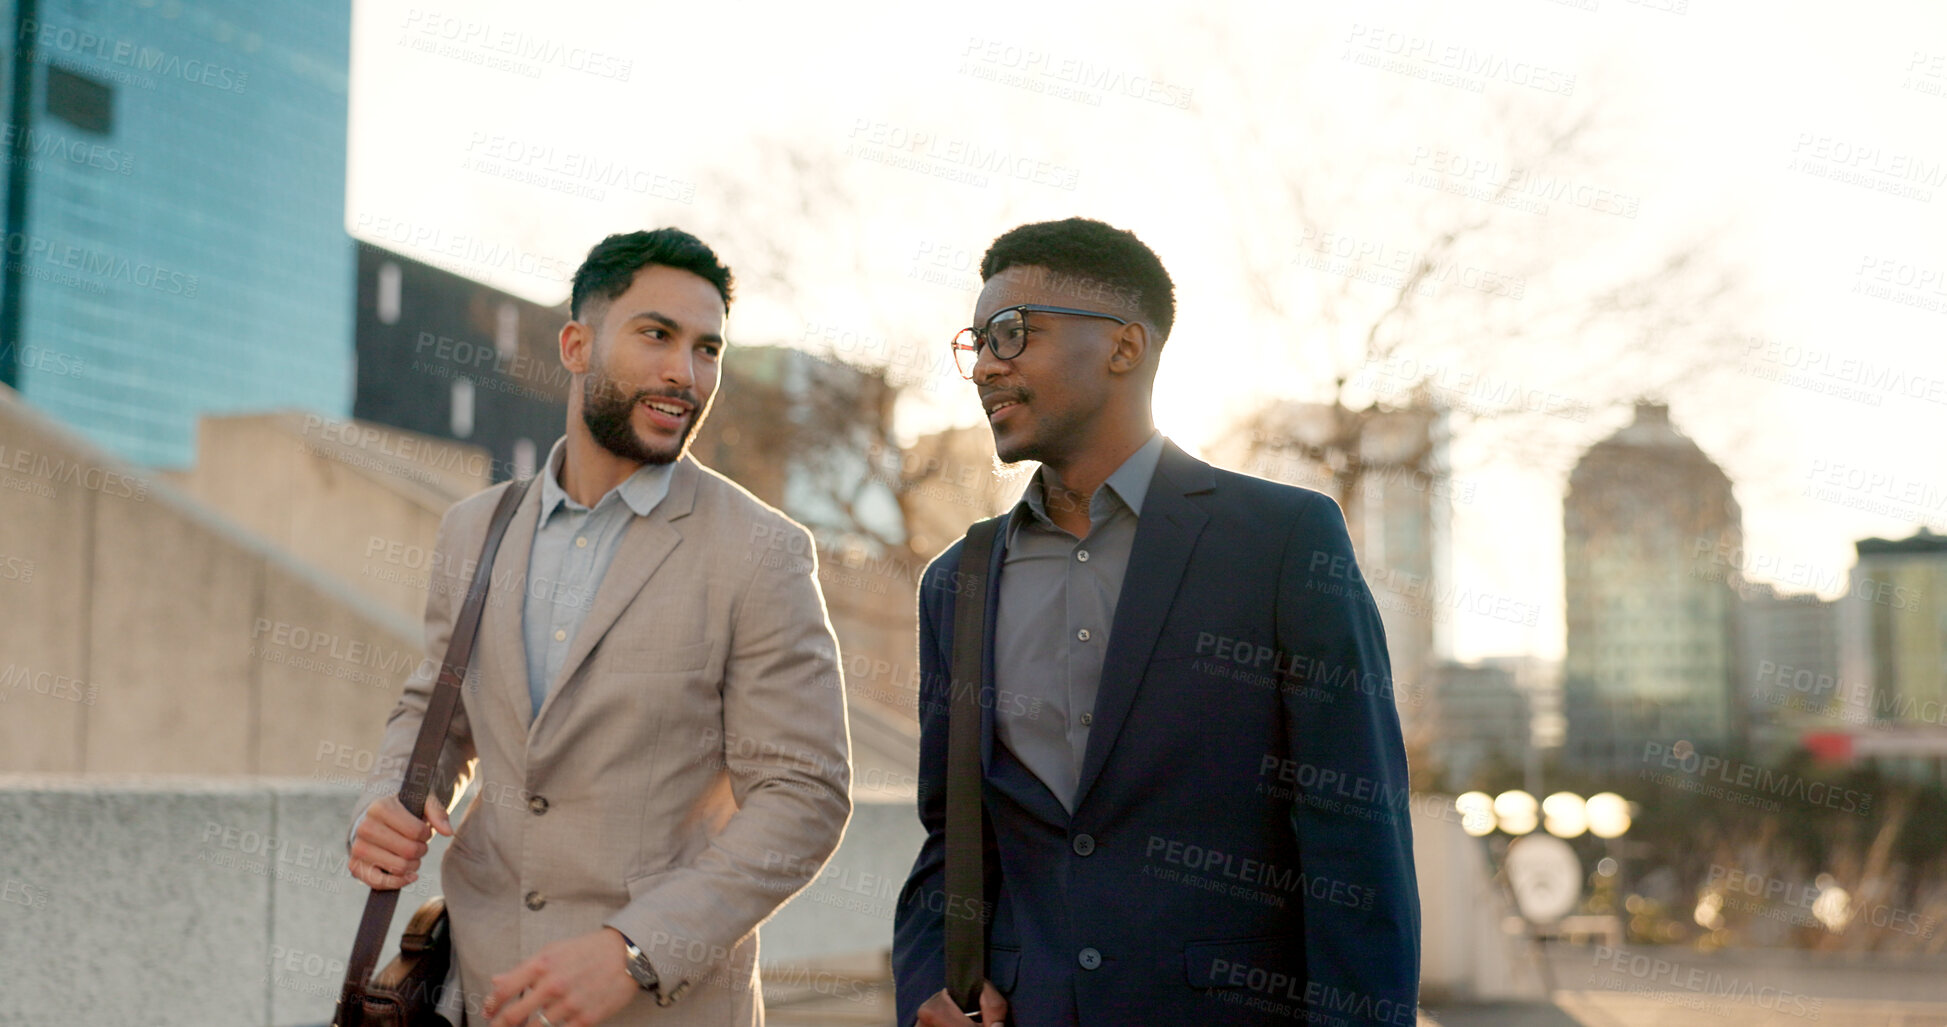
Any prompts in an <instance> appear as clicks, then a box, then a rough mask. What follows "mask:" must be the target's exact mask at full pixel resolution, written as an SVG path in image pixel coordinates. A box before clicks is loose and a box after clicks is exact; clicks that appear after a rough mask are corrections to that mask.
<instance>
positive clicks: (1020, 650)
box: [994, 433, 1163, 813]
mask: <svg viewBox="0 0 1947 1027" xmlns="http://www.w3.org/2000/svg"><path fill="white" fill-rule="evenodd" d="M1162 456H1163V436H1162V434H1161V433H1157V434H1154V435H1151V436H1150V437H1149V441H1148V442H1145V443H1143V446H1142V448H1141V449H1138V450H1136V451H1135V452H1134V453H1132V454H1130V456H1129V459H1127V460H1124V461H1123V462H1122V466H1121V467H1118V468H1116V470H1115V473H1114V474H1111V475H1109V478H1108V480H1107V481H1106V482H1104V483H1103V487H1102V488H1099V489H1096V490H1095V495H1093V496H1091V497H1090V498H1089V501H1088V522H1089V528H1088V537H1087V538H1081V539H1078V538H1076V537H1075V536H1073V535H1071V534H1069V533H1068V532H1067V531H1064V530H1063V529H1061V528H1059V527H1057V526H1056V525H1055V522H1054V521H1053V520H1052V519H1051V518H1049V516H1048V509H1047V505H1046V503H1047V500H1046V497H1045V494H1044V493H1043V491H1042V487H1041V473H1040V472H1038V471H1037V472H1036V473H1035V475H1034V478H1033V479H1032V480H1030V481H1029V482H1028V487H1027V491H1026V493H1024V494H1023V495H1022V496H1021V501H1020V502H1018V503H1016V504H1015V505H1014V510H1013V514H1012V516H1011V517H1009V518H1008V529H1007V537H1006V539H1005V540H1004V541H1005V545H1006V553H1005V555H1004V556H1002V558H1001V578H1000V581H1001V586H1000V587H1001V595H1000V611H999V618H998V623H997V624H996V625H995V630H994V684H995V687H996V688H997V690H998V693H997V696H996V699H995V702H994V732H995V735H996V737H997V738H998V739H999V740H1000V742H1001V744H1003V745H1005V746H1007V748H1008V751H1010V752H1012V753H1013V754H1014V756H1015V758H1017V759H1019V760H1020V761H1021V763H1022V764H1023V765H1024V766H1026V767H1027V768H1028V770H1030V771H1032V772H1033V773H1034V776H1035V777H1037V778H1040V779H1041V783H1042V784H1045V785H1047V786H1048V790H1049V791H1050V792H1053V793H1054V795H1055V798H1057V799H1059V800H1061V804H1062V806H1063V807H1064V808H1066V809H1067V810H1068V811H1069V812H1070V813H1073V812H1074V811H1075V805H1074V803H1075V788H1076V786H1077V784H1079V782H1080V780H1081V776H1082V757H1083V755H1084V754H1085V753H1087V751H1088V735H1089V728H1090V727H1091V726H1092V725H1093V724H1094V721H1095V695H1096V691H1097V689H1098V688H1099V686H1100V685H1101V682H1102V661H1103V657H1104V655H1105V654H1106V653H1107V652H1108V648H1109V641H1110V640H1109V628H1110V627H1111V626H1112V625H1113V624H1114V623H1115V607H1116V600H1117V598H1118V597H1119V596H1120V595H1121V593H1122V578H1123V575H1124V574H1125V573H1126V572H1127V571H1128V569H1129V551H1130V549H1131V547H1133V546H1134V545H1135V542H1136V520H1137V518H1139V517H1140V516H1142V505H1143V495H1144V494H1145V493H1147V492H1148V491H1149V480H1150V479H1151V478H1153V477H1155V475H1156V463H1157V461H1158V460H1160V459H1162Z"/></svg>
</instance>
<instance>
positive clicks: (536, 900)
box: [522, 891, 1095, 952]
mask: <svg viewBox="0 0 1947 1027" xmlns="http://www.w3.org/2000/svg"><path fill="white" fill-rule="evenodd" d="M522 901H523V902H526V903H527V908H529V909H532V910H539V909H540V908H541V907H542V906H545V905H547V904H548V897H547V896H546V895H543V894H541V893H540V892H537V891H531V892H528V893H527V898H525V899H523V900H522ZM1082 951H1084V952H1094V951H1095V950H1094V949H1083V950H1082Z"/></svg>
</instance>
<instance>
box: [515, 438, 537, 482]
mask: <svg viewBox="0 0 1947 1027" xmlns="http://www.w3.org/2000/svg"><path fill="white" fill-rule="evenodd" d="M534 456H535V451H534V440H533V439H515V440H514V477H516V478H532V477H534Z"/></svg>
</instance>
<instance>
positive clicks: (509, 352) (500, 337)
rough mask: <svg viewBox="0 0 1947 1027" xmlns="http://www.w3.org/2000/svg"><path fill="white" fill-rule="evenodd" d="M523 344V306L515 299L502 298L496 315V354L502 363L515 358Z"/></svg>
mask: <svg viewBox="0 0 1947 1027" xmlns="http://www.w3.org/2000/svg"><path fill="white" fill-rule="evenodd" d="M520 344H521V308H519V307H517V306H515V305H514V301H513V300H501V301H500V310H498V311H497V312H495V315H494V356H495V357H496V358H498V359H499V361H500V362H501V363H502V364H506V363H508V362H509V361H511V360H513V359H514V352H515V350H516V349H517V348H518V347H519V346H520Z"/></svg>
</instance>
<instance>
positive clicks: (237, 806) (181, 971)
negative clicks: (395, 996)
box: [0, 775, 920, 1027]
mask: <svg viewBox="0 0 1947 1027" xmlns="http://www.w3.org/2000/svg"><path fill="white" fill-rule="evenodd" d="M356 795H357V790H356V788H354V787H351V786H348V785H338V784H329V783H322V782H317V781H306V780H289V779H277V780H270V779H256V780H251V779H246V778H180V777H178V778H161V777H156V778H140V779H137V778H124V779H117V778H101V777H66V776H62V777H55V776H39V775H0V1024H9V1025H23V1027H24V1025H42V1024H45V1025H49V1027H54V1025H59V1027H109V1025H121V1024H144V1025H153V1027H167V1025H174V1024H182V1025H185V1027H189V1025H195V1027H227V1025H236V1027H245V1025H248V1027H265V1025H274V1027H286V1025H308V1024H322V1023H325V1022H327V1021H328V1020H329V1019H330V1016H331V1008H332V1005H333V1003H334V1001H335V1000H336V998H337V991H338V985H339V983H340V982H341V981H342V980H343V979H344V972H345V963H344V961H345V956H346V954H347V953H348V952H349V951H350V950H351V939H352V934H353V932H354V931H355V930H356V928H357V926H358V918H359V914H360V912H361V911H362V909H363V907H364V901H365V896H366V895H367V894H368V891H367V889H365V888H364V886H362V885H360V884H359V883H358V882H357V881H354V880H352V879H351V877H350V876H349V875H348V874H347V873H346V871H345V845H344V839H345V832H346V829H347V827H348V824H349V811H350V809H351V807H352V805H353V802H354V799H355V797H356ZM919 843H920V830H919V822H918V820H917V819H915V818H914V816H913V808H912V806H911V804H910V803H893V802H870V801H862V802H859V803H858V804H857V805H856V808H855V812H854V813H853V817H852V823H851V826H850V827H849V828H848V829H847V831H846V834H845V840H844V843H843V844H842V845H841V846H840V847H839V851H838V853H837V854H836V855H835V856H834V857H833V859H832V861H831V864H830V866H829V868H828V870H827V872H826V873H825V874H824V875H822V876H821V877H820V878H819V879H818V880H817V881H815V882H814V883H813V884H812V886H811V887H810V888H808V889H807V890H806V891H804V892H803V893H801V894H800V895H799V896H798V897H797V898H796V899H794V900H793V901H792V902H791V903H790V904H789V905H787V906H785V907H784V908H783V909H782V910H781V911H779V913H778V914H777V916H776V917H775V918H774V919H772V920H771V921H770V922H769V923H767V924H765V925H764V927H763V928H762V929H761V931H760V935H759V937H760V940H761V944H762V949H761V951H762V959H763V962H764V964H765V965H766V966H772V967H777V966H798V965H804V964H806V963H810V962H814V961H823V960H828V959H830V958H832V957H840V956H845V955H848V954H854V953H864V952H872V951H878V950H886V949H889V948H890V947H891V944H892V910H893V905H894V903H895V901H896V900H897V898H898V890H899V886H900V884H901V883H902V882H904V880H905V876H906V871H907V870H908V869H909V868H910V867H911V865H912V858H913V855H914V853H916V852H918V850H919ZM445 845H446V841H445V839H443V838H436V839H435V845H434V854H433V857H432V858H430V859H428V860H427V863H426V865H425V867H424V868H422V875H421V877H420V879H419V880H418V881H417V882H415V883H414V884H413V885H412V886H410V887H408V888H407V889H405V892H404V894H403V897H402V899H401V901H400V909H401V913H400V914H399V915H398V916H397V917H395V918H394V924H393V929H392V935H391V937H390V939H389V940H388V942H387V951H388V952H393V951H396V946H397V943H398V936H399V931H400V928H401V927H402V926H403V925H404V922H405V918H406V916H407V914H408V912H409V911H410V910H411V909H412V908H413V907H415V906H417V905H418V904H419V902H421V901H423V900H424V898H425V897H426V896H429V895H434V894H437V893H438V890H439V871H438V865H439V861H438V858H437V857H438V856H439V855H440V854H441V853H443V852H444V851H445Z"/></svg>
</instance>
